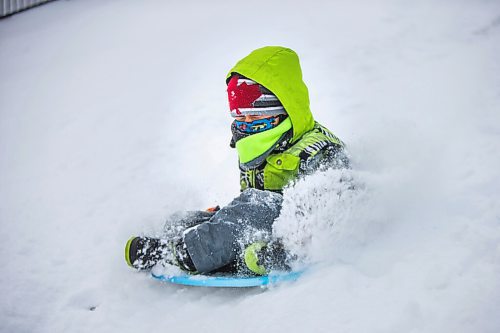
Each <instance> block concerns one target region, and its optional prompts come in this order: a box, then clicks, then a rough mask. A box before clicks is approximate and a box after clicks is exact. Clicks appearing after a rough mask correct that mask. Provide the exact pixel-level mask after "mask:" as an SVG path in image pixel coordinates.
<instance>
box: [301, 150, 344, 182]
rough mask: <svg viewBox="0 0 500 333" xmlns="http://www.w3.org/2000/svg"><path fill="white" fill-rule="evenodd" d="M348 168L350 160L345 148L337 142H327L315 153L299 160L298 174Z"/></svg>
mask: <svg viewBox="0 0 500 333" xmlns="http://www.w3.org/2000/svg"><path fill="white" fill-rule="evenodd" d="M330 168H333V169H349V168H350V161H349V157H348V155H347V152H346V151H345V148H344V147H343V146H341V145H338V144H334V143H332V144H329V145H327V146H325V147H323V148H322V149H321V150H319V151H318V152H317V153H316V154H315V155H312V156H309V157H308V158H307V159H304V160H301V162H300V166H299V176H301V175H310V174H312V173H314V172H315V171H317V170H327V169H330Z"/></svg>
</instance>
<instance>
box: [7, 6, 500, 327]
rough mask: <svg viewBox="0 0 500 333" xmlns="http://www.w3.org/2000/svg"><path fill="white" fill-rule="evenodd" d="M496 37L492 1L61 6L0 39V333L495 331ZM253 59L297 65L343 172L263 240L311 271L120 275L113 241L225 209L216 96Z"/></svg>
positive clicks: (498, 247)
mask: <svg viewBox="0 0 500 333" xmlns="http://www.w3.org/2000/svg"><path fill="white" fill-rule="evenodd" d="M499 18H500V3H499V2H498V1H494V0H477V1H465V0H453V1H452V0H440V1H430V0H423V1H418V2H407V1H396V0H374V1H370V2H368V1H361V0H357V1H340V0H337V1H331V2H327V1H319V0H317V1H309V2H298V1H288V2H286V5H285V4H284V3H279V2H273V1H265V2H264V1H260V0H257V1H251V2H248V1H247V2H238V1H231V2H229V1H222V0H221V1H211V2H203V1H184V2H180V1H176V2H167V1H153V0H147V1H132V0H122V1H116V0H115V1H113V0H108V1H98V0H87V1H82V0H79V1H78V0H73V1H56V2H53V3H50V4H48V5H44V6H41V7H37V8H35V9H32V10H29V11H27V12H23V13H21V14H17V15H14V16H12V17H10V18H7V19H4V20H1V21H0V59H2V60H1V61H0V152H1V153H0V232H1V236H2V237H1V239H2V242H1V243H0V257H1V258H2V274H1V275H0V295H1V298H0V299H1V301H0V331H2V332H145V331H152V330H154V331H157V330H162V331H163V330H164V331H180V330H183V331H186V332H189V331H194V330H196V331H200V330H203V331H209V332H210V331H217V332H233V331H239V332H255V331H257V330H263V329H265V330H268V331H274V332H303V331H314V332H498V331H499V330H500V319H499V318H500V317H499V316H498V313H500V279H499V278H498V276H500V200H499V199H500V198H499V188H500V178H499V177H498V175H499V174H498V170H500V154H498V147H499V144H500V125H499V124H500V114H499V106H500V78H499V76H498V73H499V72H500V57H498V54H500V24H499V22H500V21H499ZM265 45H284V46H288V47H290V48H292V49H294V50H296V51H297V52H298V54H299V56H300V58H301V61H302V66H303V71H304V79H305V81H306V83H307V85H308V87H309V89H310V95H311V106H312V110H313V113H314V115H315V117H316V119H317V120H318V121H320V122H321V123H322V124H324V125H325V126H327V127H328V128H330V129H331V130H332V131H333V132H334V133H335V134H337V135H338V136H339V137H340V138H342V140H344V141H345V142H346V143H347V144H348V146H349V149H350V153H351V155H352V158H353V170H352V171H350V172H343V173H341V172H338V171H327V172H324V173H318V174H316V175H314V176H311V177H310V178H309V179H308V180H307V181H306V182H300V183H298V184H297V186H296V187H295V188H292V189H289V190H288V191H287V193H286V196H287V199H286V202H285V208H284V210H283V214H282V216H281V218H280V219H279V220H278V221H277V224H276V229H277V231H279V232H280V233H283V234H284V235H285V236H286V237H288V242H289V243H290V244H291V245H293V244H298V243H302V244H304V245H305V246H306V248H307V250H308V255H309V256H310V258H311V259H312V260H316V261H320V262H321V264H319V266H318V267H316V269H315V270H314V272H312V273H311V274H310V275H308V276H305V277H304V278H303V279H301V280H300V281H298V282H297V283H295V284H292V285H284V286H281V287H277V288H272V289H270V290H260V289H257V290H222V289H216V290H214V289H209V290H205V289H196V288H179V287H174V286H170V285H164V284H160V283H158V282H157V281H154V280H152V279H151V278H149V277H148V276H147V275H145V274H142V273H137V272H133V271H132V270H130V269H129V268H128V267H127V266H126V264H125V261H124V258H123V247H124V244H125V242H126V240H127V239H128V238H129V237H130V236H131V235H134V234H138V233H145V234H150V233H154V232H156V231H157V230H159V228H161V226H162V224H163V222H164V220H165V219H166V217H167V216H168V215H169V214H171V213H173V212H176V211H184V210H189V209H199V208H206V207H211V206H214V205H215V204H220V205H223V204H225V203H227V202H229V201H230V200H231V198H232V197H234V196H235V195H236V194H237V193H238V186H239V184H238V173H237V166H236V163H237V159H236V153H235V151H234V150H232V149H230V148H229V147H228V144H229V125H230V122H231V118H230V116H229V112H228V106H227V101H226V92H225V84H224V79H225V75H226V72H227V71H228V70H229V69H230V68H231V67H232V65H234V64H235V62H236V61H237V60H239V59H240V58H242V57H243V56H245V55H246V54H248V53H249V52H250V51H251V50H253V49H255V48H258V47H261V46H265ZM350 178H352V181H353V182H354V184H355V185H356V190H355V191H352V190H349V189H348V188H345V182H340V179H350ZM318 189H321V190H322V191H324V193H326V194H324V195H318ZM339 191H340V192H341V193H342V194H341V195H340V196H339V195H338V194H337V193H339ZM304 209H305V210H312V211H313V213H312V214H310V215H306V216H301V214H300V211H301V210H304ZM298 230H301V231H302V232H298Z"/></svg>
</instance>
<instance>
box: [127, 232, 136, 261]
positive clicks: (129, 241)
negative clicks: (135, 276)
mask: <svg viewBox="0 0 500 333" xmlns="http://www.w3.org/2000/svg"><path fill="white" fill-rule="evenodd" d="M134 239H135V236H132V237H130V239H129V240H128V241H127V244H126V245H125V261H126V262H127V264H128V265H129V266H130V267H134V266H133V265H132V261H131V260H130V244H132V241H133V240H134Z"/></svg>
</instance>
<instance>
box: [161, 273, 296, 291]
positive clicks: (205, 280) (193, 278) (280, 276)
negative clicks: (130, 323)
mask: <svg viewBox="0 0 500 333" xmlns="http://www.w3.org/2000/svg"><path fill="white" fill-rule="evenodd" d="M303 273H304V271H296V272H277V273H271V274H269V275H263V276H248V277H246V276H243V277H239V276H230V275H220V276H209V275H187V274H183V275H174V276H166V275H155V274H151V275H152V276H153V277H154V278H155V279H158V280H161V281H165V282H169V283H173V284H181V285H185V286H197V287H230V288H248V287H261V286H270V285H275V284H279V283H282V282H287V281H296V280H297V279H298V278H299V277H300V276H301V275H302V274H303Z"/></svg>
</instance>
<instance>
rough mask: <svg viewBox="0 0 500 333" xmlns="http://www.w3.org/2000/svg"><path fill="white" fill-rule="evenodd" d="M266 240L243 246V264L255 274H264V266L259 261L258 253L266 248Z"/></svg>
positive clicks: (265, 272) (265, 271)
mask: <svg viewBox="0 0 500 333" xmlns="http://www.w3.org/2000/svg"><path fill="white" fill-rule="evenodd" d="M266 246H267V243H266V242H256V243H252V244H250V245H249V246H247V247H246V248H245V253H244V259H245V265H246V266H247V268H248V269H249V270H251V271H252V272H253V273H255V274H257V275H266V274H267V270H266V268H265V267H264V266H263V265H262V264H261V263H260V262H259V254H260V253H261V252H262V251H263V250H264V249H265V248H266Z"/></svg>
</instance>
